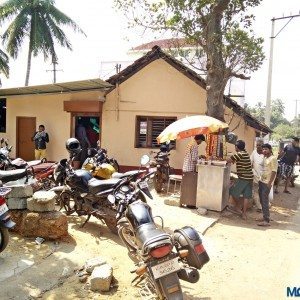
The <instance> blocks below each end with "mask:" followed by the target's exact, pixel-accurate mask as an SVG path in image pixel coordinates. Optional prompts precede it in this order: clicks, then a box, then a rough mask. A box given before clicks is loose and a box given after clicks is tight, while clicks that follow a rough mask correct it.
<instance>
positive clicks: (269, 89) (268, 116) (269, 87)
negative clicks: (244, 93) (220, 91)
mask: <svg viewBox="0 0 300 300" xmlns="http://www.w3.org/2000/svg"><path fill="white" fill-rule="evenodd" d="M296 17H300V14H298V15H291V16H287V17H280V18H273V19H271V21H272V28H271V37H270V38H271V43H270V57H269V71H268V85H267V99H266V110H265V124H266V125H267V126H270V120H271V97H272V96H271V95H272V93H271V92H272V72H273V48H274V39H275V38H276V37H277V36H278V35H279V33H280V32H281V31H282V30H283V29H284V28H285V27H286V26H287V25H288V24H289V23H290V22H291V21H292V19H293V18H296ZM283 19H289V20H288V21H287V23H286V24H285V25H284V26H283V27H282V28H281V29H280V30H279V31H278V33H277V34H276V35H274V31H275V21H277V20H283Z"/></svg>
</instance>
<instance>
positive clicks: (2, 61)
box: [0, 49, 9, 77]
mask: <svg viewBox="0 0 300 300" xmlns="http://www.w3.org/2000/svg"><path fill="white" fill-rule="evenodd" d="M8 61H9V59H8V56H7V55H6V54H5V53H4V52H3V51H2V50H1V49H0V73H3V74H4V75H5V76H6V77H8V75H9V65H8Z"/></svg>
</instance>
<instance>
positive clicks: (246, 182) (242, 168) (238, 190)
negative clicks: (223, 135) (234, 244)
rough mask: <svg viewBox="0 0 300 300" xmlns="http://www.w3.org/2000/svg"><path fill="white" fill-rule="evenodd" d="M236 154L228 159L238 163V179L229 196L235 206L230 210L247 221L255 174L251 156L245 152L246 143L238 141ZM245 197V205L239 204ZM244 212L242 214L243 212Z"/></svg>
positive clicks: (229, 208) (230, 161)
mask: <svg viewBox="0 0 300 300" xmlns="http://www.w3.org/2000/svg"><path fill="white" fill-rule="evenodd" d="M235 150H236V154H234V155H232V156H231V157H230V158H228V160H227V161H228V162H229V163H236V171H237V176H238V179H237V180H236V182H235V184H234V185H233V186H232V187H231V188H230V190H229V194H230V196H231V197H232V198H233V200H234V201H233V202H234V203H235V205H234V206H233V207H228V210H229V211H231V212H234V213H238V214H241V215H242V218H243V219H244V220H246V219H247V216H246V211H247V207H248V202H249V199H250V198H252V186H253V172H252V165H251V160H250V156H249V154H248V153H247V152H246V150H245V142H244V141H242V140H238V141H237V142H236V144H235ZM241 196H242V197H243V203H239V202H240V201H239V200H240V197H241ZM241 210H242V212H241Z"/></svg>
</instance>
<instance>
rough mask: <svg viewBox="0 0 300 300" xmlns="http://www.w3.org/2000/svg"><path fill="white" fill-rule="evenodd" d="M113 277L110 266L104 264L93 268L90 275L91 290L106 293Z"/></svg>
mask: <svg viewBox="0 0 300 300" xmlns="http://www.w3.org/2000/svg"><path fill="white" fill-rule="evenodd" d="M112 277H113V269H112V267H111V266H110V265H108V264H105V265H102V266H100V267H95V269H94V271H93V272H92V275H91V280H90V282H91V290H92V291H100V292H108V291H109V288H110V284H111V281H112Z"/></svg>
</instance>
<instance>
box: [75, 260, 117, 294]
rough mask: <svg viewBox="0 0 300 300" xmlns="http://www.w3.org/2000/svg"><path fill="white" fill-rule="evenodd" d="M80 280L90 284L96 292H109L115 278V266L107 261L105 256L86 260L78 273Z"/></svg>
mask: <svg viewBox="0 0 300 300" xmlns="http://www.w3.org/2000/svg"><path fill="white" fill-rule="evenodd" d="M77 276H78V277H79V281H80V282H82V283H84V282H87V284H88V285H89V286H90V289H91V290H92V291H94V292H108V291H109V289H110V287H111V284H112V279H113V268H112V267H111V265H109V264H108V263H106V260H105V258H103V257H101V256H99V257H96V258H91V259H89V260H87V261H86V263H85V265H84V266H83V267H82V268H81V269H80V272H78V273H77Z"/></svg>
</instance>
